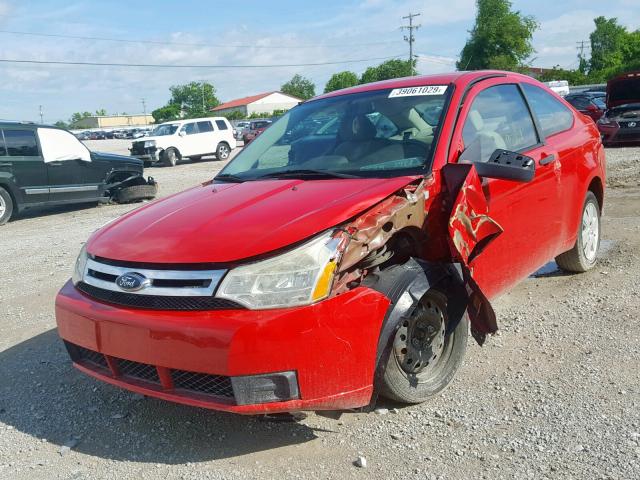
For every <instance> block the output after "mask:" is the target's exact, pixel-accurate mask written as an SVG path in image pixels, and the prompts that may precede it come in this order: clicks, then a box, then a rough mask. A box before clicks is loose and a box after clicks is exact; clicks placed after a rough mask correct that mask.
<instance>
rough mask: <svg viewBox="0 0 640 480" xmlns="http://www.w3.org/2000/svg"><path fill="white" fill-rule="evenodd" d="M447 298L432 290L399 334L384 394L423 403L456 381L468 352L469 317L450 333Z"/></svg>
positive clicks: (399, 399) (393, 349)
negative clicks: (455, 377)
mask: <svg viewBox="0 0 640 480" xmlns="http://www.w3.org/2000/svg"><path fill="white" fill-rule="evenodd" d="M446 312H447V297H446V296H445V295H444V294H442V293H441V292H438V291H436V290H430V291H428V292H427V293H426V294H425V296H424V297H423V298H422V300H421V301H420V303H419V304H418V305H417V307H416V309H415V310H414V312H413V313H412V314H411V316H410V317H409V318H408V319H406V320H405V321H404V323H403V324H402V325H400V328H398V331H397V332H396V334H395V337H394V340H393V348H392V351H391V354H390V355H389V359H388V361H387V367H386V369H385V372H384V377H383V379H382V388H381V394H382V395H383V396H385V397H387V398H388V399H390V400H395V401H398V402H402V403H422V402H424V401H426V400H428V399H430V398H431V397H433V396H435V395H437V394H438V393H440V392H441V391H442V390H443V389H444V388H445V387H446V386H447V385H449V383H450V382H451V380H453V377H454V376H455V374H456V372H457V371H458V368H460V365H462V360H463V359H464V354H465V351H466V349H467V336H468V331H469V318H468V316H467V315H466V314H465V315H464V316H463V317H462V319H460V321H459V322H458V325H456V326H455V328H454V329H453V330H452V331H450V332H449V333H447V325H448V318H447V313H446Z"/></svg>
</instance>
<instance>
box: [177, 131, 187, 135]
mask: <svg viewBox="0 0 640 480" xmlns="http://www.w3.org/2000/svg"><path fill="white" fill-rule="evenodd" d="M186 134H187V132H185V131H184V130H180V131H179V132H178V135H180V136H181V137H184V136H185V135H186Z"/></svg>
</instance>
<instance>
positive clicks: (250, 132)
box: [242, 120, 271, 145]
mask: <svg viewBox="0 0 640 480" xmlns="http://www.w3.org/2000/svg"><path fill="white" fill-rule="evenodd" d="M269 125H271V121H269V120H254V121H252V122H250V123H249V126H248V127H247V128H246V129H245V130H244V131H243V132H242V141H243V142H244V144H245V145H247V144H248V143H249V142H251V141H252V140H253V139H254V138H256V137H257V136H258V135H260V134H261V133H262V132H264V131H265V130H266V129H267V128H268V127H269Z"/></svg>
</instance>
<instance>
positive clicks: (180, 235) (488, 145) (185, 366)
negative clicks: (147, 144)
mask: <svg viewBox="0 0 640 480" xmlns="http://www.w3.org/2000/svg"><path fill="white" fill-rule="evenodd" d="M604 184H605V160H604V150H603V147H602V144H601V142H600V136H599V134H598V131H597V128H596V126H595V124H594V123H593V122H592V121H591V120H590V119H588V118H586V117H584V116H583V115H581V114H579V113H578V112H576V111H575V110H574V109H573V108H571V107H570V106H569V105H568V104H567V103H566V102H564V101H563V100H562V99H561V98H560V97H558V96H557V95H556V94H554V93H553V92H551V91H550V90H548V89H547V88H546V87H544V86H543V85H542V84H540V83H538V82H537V81H535V80H533V79H532V78H530V77H527V76H524V75H519V74H515V73H507V72H499V71H478V72H456V73H451V74H442V75H433V76H416V77H410V78H403V79H395V80H389V81H385V82H378V83H374V84H370V85H360V86H357V87H353V88H349V89H345V90H341V91H337V92H332V93H329V94H326V95H322V96H320V97H317V98H314V99H312V100H309V101H307V102H304V103H303V104H301V105H299V106H297V107H295V108H294V109H292V110H290V111H289V112H287V113H286V114H285V115H283V117H282V118H280V119H279V120H278V121H277V122H275V123H274V124H273V125H272V126H271V127H270V128H269V129H268V130H267V131H266V132H265V133H264V134H262V135H260V136H259V137H258V138H256V139H255V141H253V142H252V144H251V146H250V147H249V148H246V149H244V150H243V151H242V152H241V153H240V154H239V155H238V156H236V157H235V158H234V159H233V160H232V161H231V162H230V163H229V164H228V165H227V166H226V167H225V168H224V169H223V171H221V172H220V173H219V174H218V175H217V176H216V177H215V178H214V179H212V180H211V181H209V182H207V183H205V184H203V185H198V186H196V187H194V188H191V189H190V190H187V191H185V192H182V193H180V194H177V195H174V196H171V197H168V198H165V199H162V200H159V201H155V202H153V203H150V204H148V205H145V206H143V207H141V208H139V209H137V210H135V211H133V212H130V213H128V214H126V215H124V216H122V217H121V218H119V219H117V220H116V221H114V222H112V223H110V224H108V225H106V226H104V227H102V228H101V229H100V230H98V231H96V232H95V233H94V234H93V235H92V236H91V238H90V239H89V240H88V242H87V243H86V245H85V247H84V248H83V249H82V251H81V253H80V255H79V257H78V260H77V263H76V266H75V270H74V274H73V278H72V280H70V281H69V282H67V284H66V285H64V287H63V288H62V290H61V291H60V293H59V294H58V296H57V299H56V318H57V324H58V331H59V334H60V336H61V337H62V339H63V340H64V343H65V345H66V347H67V349H68V352H69V354H70V356H71V359H72V361H73V363H74V365H75V366H76V367H77V368H78V369H79V370H81V371H82V372H84V373H86V374H88V375H91V376H93V377H95V378H97V379H100V380H102V381H105V382H108V383H111V384H113V385H116V386H119V387H122V388H125V389H128V390H132V391H135V392H139V393H142V394H145V395H149V396H153V397H158V398H162V399H165V400H170V401H174V402H179V403H185V404H189V405H196V406H200V407H205V408H210V409H214V410H225V411H231V412H236V413H244V414H258V413H265V412H290V411H296V410H342V409H352V408H358V407H367V408H369V407H371V406H373V405H374V403H375V401H376V398H377V396H378V395H379V394H381V395H384V396H386V397H388V398H391V399H394V400H398V401H401V402H407V403H417V402H422V401H424V400H426V399H428V398H429V397H431V396H433V395H435V394H437V393H438V392H439V391H440V390H442V389H443V388H444V387H446V385H447V384H448V383H449V382H450V381H451V380H452V378H453V376H454V374H455V372H456V370H457V369H458V367H459V366H460V364H461V362H462V359H463V356H464V353H465V348H466V344H467V337H468V332H469V331H471V334H472V335H473V337H474V338H475V339H476V340H477V341H478V342H479V343H480V344H482V343H483V342H484V341H485V338H486V336H487V335H489V334H492V333H494V332H495V331H496V330H497V328H498V327H497V321H496V317H495V314H494V311H493V309H492V307H491V303H490V300H489V299H491V298H494V297H495V296H497V295H499V294H501V293H502V292H504V291H506V290H508V289H509V288H511V287H513V286H514V285H515V284H516V283H517V282H519V281H520V280H522V279H524V278H526V277H527V276H528V275H530V274H531V273H532V272H534V271H536V270H537V269H538V268H539V267H540V266H542V265H544V264H545V263H546V262H548V261H549V260H550V259H553V258H554V257H555V258H556V261H557V263H558V265H559V266H560V267H562V268H563V269H565V270H568V271H573V272H583V271H586V270H588V269H590V268H591V267H593V265H594V264H595V262H596V258H597V251H598V245H599V241H600V212H601V209H602V204H603V195H604ZM540 301H544V299H540ZM535 320H536V319H532V321H535Z"/></svg>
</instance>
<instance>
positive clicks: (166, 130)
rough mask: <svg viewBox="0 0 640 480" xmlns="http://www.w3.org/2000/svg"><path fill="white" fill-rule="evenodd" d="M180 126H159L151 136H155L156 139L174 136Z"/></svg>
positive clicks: (173, 124)
mask: <svg viewBox="0 0 640 480" xmlns="http://www.w3.org/2000/svg"><path fill="white" fill-rule="evenodd" d="M178 126H179V125H178V124H177V123H166V124H163V125H158V126H157V127H156V129H155V130H154V131H153V132H151V135H153V136H154V137H162V136H164V135H173V134H174V133H176V130H178Z"/></svg>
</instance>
